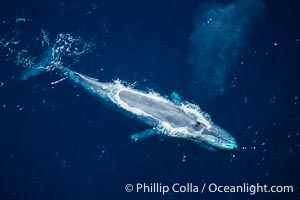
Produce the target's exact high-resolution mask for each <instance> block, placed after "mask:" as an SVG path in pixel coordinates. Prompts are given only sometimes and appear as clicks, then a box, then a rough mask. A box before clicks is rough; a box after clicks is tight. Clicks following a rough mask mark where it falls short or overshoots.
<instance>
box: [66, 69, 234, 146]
mask: <svg viewBox="0 0 300 200" xmlns="http://www.w3.org/2000/svg"><path fill="white" fill-rule="evenodd" d="M61 70H62V71H63V72H65V73H64V74H66V75H67V76H68V77H69V78H70V79H71V80H73V81H74V82H76V83H78V84H79V85H81V86H82V87H83V88H85V89H86V90H88V91H89V92H90V93H92V94H93V95H96V96H98V97H101V98H102V99H104V100H108V101H109V102H111V103H114V101H113V100H112V99H111V97H110V96H109V95H108V94H109V93H114V92H116V91H117V90H118V88H116V86H115V85H114V84H113V83H101V82H98V81H97V80H95V79H93V78H90V77H87V76H84V75H82V74H79V73H77V72H73V71H71V70H69V69H65V68H63V69H61ZM132 91H134V92H131V91H130V90H123V91H120V92H119V97H120V99H121V100H122V101H124V102H125V103H126V104H128V105H129V106H130V107H134V108H138V109H140V110H143V111H144V112H146V113H148V114H150V115H151V116H153V117H148V116H147V117H145V116H138V117H137V118H138V119H140V120H141V121H143V122H144V123H146V124H148V125H150V126H152V127H153V128H155V126H157V125H158V124H159V123H160V122H167V123H168V124H169V125H171V126H172V127H173V128H180V127H186V128H187V130H188V131H189V134H183V133H180V132H178V133H176V134H175V135H174V134H173V135H169V136H172V137H179V138H184V139H187V140H192V141H194V142H196V143H197V144H200V145H201V146H204V147H206V148H208V149H210V150H225V151H231V150H236V149H237V144H236V141H235V139H234V138H233V137H232V136H231V135H230V134H229V133H228V132H226V131H225V130H223V129H221V128H220V127H218V126H217V125H215V124H213V123H212V122H211V123H212V127H211V128H209V129H208V127H206V125H205V124H203V123H201V122H200V121H199V120H197V117H196V116H194V115H193V114H191V113H186V112H184V111H183V110H182V109H181V108H180V107H179V106H178V105H176V104H175V103H173V102H170V101H166V102H162V101H157V100H155V99H151V98H148V97H146V96H143V95H139V91H138V92H136V91H137V90H134V89H132ZM126 112H128V111H126ZM131 114H134V113H131ZM164 134H166V135H168V133H164ZM143 138H144V137H143Z"/></svg>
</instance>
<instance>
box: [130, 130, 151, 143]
mask: <svg viewBox="0 0 300 200" xmlns="http://www.w3.org/2000/svg"><path fill="white" fill-rule="evenodd" d="M155 134H157V131H156V130H155V129H147V130H145V131H143V132H140V133H135V134H133V135H131V136H130V138H131V139H132V140H134V141H138V140H142V139H145V138H148V137H150V136H152V135H155Z"/></svg>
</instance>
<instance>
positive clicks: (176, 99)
mask: <svg viewBox="0 0 300 200" xmlns="http://www.w3.org/2000/svg"><path fill="white" fill-rule="evenodd" d="M171 100H172V101H173V102H174V103H175V104H177V105H180V104H181V103H182V99H181V97H180V95H179V94H178V93H177V92H175V91H174V92H172V93H171Z"/></svg>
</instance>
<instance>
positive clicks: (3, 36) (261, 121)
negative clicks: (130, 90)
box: [0, 0, 300, 200]
mask: <svg viewBox="0 0 300 200" xmlns="http://www.w3.org/2000/svg"><path fill="white" fill-rule="evenodd" d="M299 11H300V3H299V2H298V1H295V0H287V1H279V0H275V1H271V0H216V1H210V0H206V1H204V0H190V1H186V0H175V1H166V0H165V1H164V0H149V1H148V0H144V1H143V0H142V1H141V0H129V1H121V0H99V1H96V0H95V1H89V0H87V1H80V0H70V1H64V0H62V1H47V0H43V1H38V0H28V1H20V0H10V1H1V3H0V126H1V129H0V199H3V200H6V199H7V200H8V199H20V200H21V199H22V200H23V199H24V200H25V199H26V200H27V199H28V200H29V199H30V200H35V199H38V200H40V199H43V200H48V199H49V200H54V199H55V200H56V199H57V200H60V199H64V200H65V199H72V200H76V199H85V200H89V199H91V200H102V199H170V200H177V199H300V188H299V187H300V181H299V180H300V172H299V170H300V161H299V158H300V56H299V55H300V13H299ZM54 62H56V63H59V64H60V65H63V66H64V67H68V68H69V69H71V70H73V71H76V72H80V73H82V74H85V75H87V76H90V77H94V78H97V79H99V81H101V82H111V81H113V80H117V79H120V80H122V81H124V82H125V83H127V84H135V87H136V88H137V89H140V90H143V91H150V90H151V91H152V90H153V91H155V92H157V93H159V94H161V95H162V96H164V97H166V98H170V94H171V93H172V92H173V91H176V92H177V93H178V94H179V95H180V96H181V98H182V99H183V100H184V101H189V102H192V103H194V104H197V105H199V106H200V108H201V109H202V110H203V111H205V112H207V113H208V114H209V115H210V117H211V118H212V120H213V121H214V122H215V123H216V124H218V125H219V126H220V127H222V128H224V129H225V130H227V131H228V132H229V133H230V134H231V135H232V136H233V137H234V138H235V139H236V141H237V144H238V147H239V150H238V151H234V152H222V151H210V150H208V149H205V148H203V147H201V146H199V145H197V144H196V143H194V142H191V141H188V140H184V139H178V138H171V137H163V136H162V137H155V136H154V137H150V138H147V139H144V140H141V141H136V142H135V141H132V140H131V139H130V135H132V134H134V133H138V132H142V131H144V130H146V129H148V128H149V127H147V126H146V125H145V124H143V123H141V122H139V121H137V120H135V119H134V118H128V117H127V116H126V115H123V114H122V113H120V112H118V110H115V109H112V108H111V107H110V106H107V105H106V104H105V103H103V102H101V101H99V99H98V98H97V97H95V96H93V95H91V94H89V93H87V92H86V91H85V90H84V89H82V88H81V87H80V86H78V85H76V84H75V83H73V82H72V81H70V80H68V79H66V78H65V77H64V76H63V75H61V74H59V73H58V72H57V71H56V70H51V65H53V63H54ZM39 65H47V66H48V65H49V66H50V67H49V72H47V73H42V74H40V75H38V76H34V77H30V78H27V79H26V80H23V79H25V78H24V77H25V75H26V74H24V73H25V71H26V70H27V69H30V68H32V67H36V66H39ZM176 183H178V184H179V185H181V186H182V191H179V192H178V190H179V187H178V188H177V189H176V188H175V190H176V191H173V190H172V186H173V185H174V184H176ZM127 184H132V189H133V190H132V191H128V185H127ZM138 184H141V185H143V187H144V188H142V189H140V190H137V187H138ZM187 185H189V186H191V185H193V187H192V188H194V190H192V191H184V189H186V190H188V189H187ZM217 185H218V186H228V187H231V188H233V187H235V186H243V187H244V190H243V191H239V192H233V191H231V192H228V191H227V192H225V191H224V187H219V191H210V190H214V187H215V186H217ZM251 185H254V186H257V185H260V186H263V185H267V186H268V189H270V187H271V186H278V187H277V189H278V190H280V189H282V188H283V186H292V188H293V192H291V191H289V192H288V191H285V192H284V191H282V192H280V191H277V192H267V191H258V192H256V191H255V190H253V188H254V186H252V187H250V186H251ZM145 186H148V187H145ZM155 186H157V187H155ZM163 186H166V187H168V188H169V189H170V191H168V192H166V193H164V194H163V192H162V188H163ZM129 187H131V186H129ZM166 187H164V188H166ZM176 187H177V186H176ZM197 187H198V191H195V190H196V189H195V188H197ZM222 188H223V189H222ZM245 188H246V189H247V190H245ZM126 189H127V191H126ZM202 189H203V191H202ZM254 189H255V188H254ZM275 189H276V188H275Z"/></svg>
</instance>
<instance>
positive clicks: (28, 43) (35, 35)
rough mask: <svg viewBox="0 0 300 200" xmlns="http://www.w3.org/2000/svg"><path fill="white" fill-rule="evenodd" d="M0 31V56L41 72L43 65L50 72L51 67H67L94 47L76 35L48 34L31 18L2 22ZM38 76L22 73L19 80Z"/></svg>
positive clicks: (26, 72)
mask: <svg viewBox="0 0 300 200" xmlns="http://www.w3.org/2000/svg"><path fill="white" fill-rule="evenodd" d="M0 30H1V31H3V33H2V34H1V35H3V37H2V38H1V39H0V52H1V54H3V57H5V59H6V60H10V61H12V62H14V63H15V64H16V65H18V66H21V67H23V68H26V69H31V68H32V69H33V68H35V69H39V67H40V69H42V68H43V67H44V66H46V68H47V69H48V70H49V71H50V70H53V67H52V66H54V65H61V66H65V67H69V66H71V65H74V64H76V63H77V62H79V60H80V56H82V55H84V54H86V53H89V52H91V50H92V49H93V48H94V44H93V43H92V42H86V41H84V40H83V39H82V38H81V37H78V36H77V37H75V36H72V35H71V34H64V33H59V34H57V35H55V36H53V35H50V34H49V33H48V32H47V31H46V30H45V29H43V28H42V26H41V25H40V24H39V23H38V22H36V21H34V20H32V19H26V18H13V19H9V20H3V21H2V23H0ZM33 55H34V56H33ZM37 65H40V66H37ZM33 73H36V74H33ZM39 73H40V71H39V70H34V71H33V70H25V71H24V73H23V74H22V75H21V77H20V78H21V79H27V78H28V77H30V76H33V75H37V74H39Z"/></svg>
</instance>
